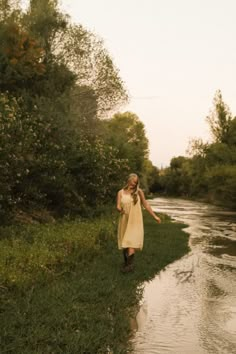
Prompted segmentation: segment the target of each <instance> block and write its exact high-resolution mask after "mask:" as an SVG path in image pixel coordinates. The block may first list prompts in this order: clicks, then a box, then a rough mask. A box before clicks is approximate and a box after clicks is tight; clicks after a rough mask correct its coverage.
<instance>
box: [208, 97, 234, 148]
mask: <svg viewBox="0 0 236 354" xmlns="http://www.w3.org/2000/svg"><path fill="white" fill-rule="evenodd" d="M206 120H207V122H208V124H209V126H210V130H211V134H212V137H213V141H214V142H218V143H226V144H227V142H228V138H229V130H230V125H231V121H232V115H231V112H230V110H229V108H228V106H227V105H226V104H225V103H224V101H223V98H222V94H221V91H220V90H218V91H216V94H215V97H214V100H213V109H212V111H211V112H210V115H209V116H208V117H207V118H206Z"/></svg>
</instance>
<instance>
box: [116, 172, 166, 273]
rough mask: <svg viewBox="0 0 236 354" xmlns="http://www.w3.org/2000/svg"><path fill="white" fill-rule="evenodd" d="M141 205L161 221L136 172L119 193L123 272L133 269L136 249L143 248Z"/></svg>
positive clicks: (119, 233) (120, 243)
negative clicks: (149, 202) (141, 186)
mask: <svg viewBox="0 0 236 354" xmlns="http://www.w3.org/2000/svg"><path fill="white" fill-rule="evenodd" d="M141 205H143V207H144V208H145V209H146V210H147V211H148V212H149V214H151V215H152V216H153V218H154V219H155V220H156V221H157V222H158V223H160V222H161V219H160V218H159V217H158V216H156V214H155V213H154V212H153V210H152V208H151V207H150V205H149V204H148V203H147V201H146V199H145V196H144V193H143V191H142V190H141V189H140V188H139V179H138V176H137V175H136V174H135V173H131V174H130V175H129V177H128V180H127V183H126V185H125V186H124V187H123V189H121V190H120V191H119V192H118V193H117V210H118V211H119V213H120V219H119V225H118V248H119V249H123V254H124V260H125V263H124V267H123V268H122V271H123V272H130V271H132V270H133V258H134V253H135V251H136V250H142V248H143V236H144V231H143V215H142V209H141Z"/></svg>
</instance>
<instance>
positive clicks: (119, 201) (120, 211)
mask: <svg viewBox="0 0 236 354" xmlns="http://www.w3.org/2000/svg"><path fill="white" fill-rule="evenodd" d="M116 209H117V210H118V211H119V213H122V212H123V209H122V206H121V191H119V192H118V193H117V198H116Z"/></svg>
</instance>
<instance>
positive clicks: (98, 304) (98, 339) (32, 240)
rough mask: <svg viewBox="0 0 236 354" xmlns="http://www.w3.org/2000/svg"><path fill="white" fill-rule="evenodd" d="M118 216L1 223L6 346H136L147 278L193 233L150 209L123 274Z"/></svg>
mask: <svg viewBox="0 0 236 354" xmlns="http://www.w3.org/2000/svg"><path fill="white" fill-rule="evenodd" d="M116 218H117V216H116V215H115V214H114V213H113V214H112V215H111V216H109V217H108V216H106V217H104V218H98V219H96V220H93V221H81V220H74V221H62V222H58V223H56V224H53V225H30V226H21V227H19V226H17V227H15V226H12V227H6V228H2V229H1V230H0V277H1V278H0V296H1V305H0V322H1V344H0V348H1V353H2V354H3V353H14V354H17V353H40V354H41V353H42V354H47V353H48V354H49V353H50V354H52V353H56V354H57V353H63V354H75V353H81V354H82V353H91V354H95V353H102V354H105V353H108V352H109V350H110V351H111V352H112V353H127V352H130V351H131V348H130V345H129V339H130V336H131V328H130V318H131V317H132V316H134V311H135V308H137V305H138V302H139V300H140V298H141V296H142V283H143V281H146V280H150V279H152V278H153V277H154V275H155V274H156V273H157V272H158V271H160V270H161V269H162V268H163V267H165V266H166V265H167V264H169V263H170V262H172V261H174V260H176V259H177V258H180V257H181V256H182V255H184V254H185V253H186V252H187V251H188V235H187V234H186V233H185V232H183V230H182V228H183V227H184V225H180V224H176V223H171V222H170V221H169V220H168V219H166V218H165V220H164V217H163V220H164V221H163V223H162V224H160V225H157V224H156V222H154V221H153V220H152V218H151V217H150V216H147V215H146V213H144V221H145V243H144V249H143V251H142V252H139V253H137V254H136V255H135V265H136V269H135V272H134V273H129V274H122V273H121V272H120V265H121V262H122V255H121V252H119V251H118V250H117V242H116V227H117V219H116Z"/></svg>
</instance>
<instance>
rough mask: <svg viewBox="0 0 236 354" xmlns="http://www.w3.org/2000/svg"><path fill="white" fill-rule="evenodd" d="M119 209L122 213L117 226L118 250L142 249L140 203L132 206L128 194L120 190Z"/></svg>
mask: <svg viewBox="0 0 236 354" xmlns="http://www.w3.org/2000/svg"><path fill="white" fill-rule="evenodd" d="M121 207H122V209H123V210H124V213H123V214H121V215H120V219H119V224H118V248H119V249H122V248H129V247H131V248H136V249H140V250H141V249H142V248H143V235H144V231H143V214H142V209H141V201H140V197H139V195H138V201H137V203H136V204H135V205H134V202H133V198H132V196H131V195H130V194H128V193H125V192H124V190H123V189H122V190H121Z"/></svg>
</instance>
